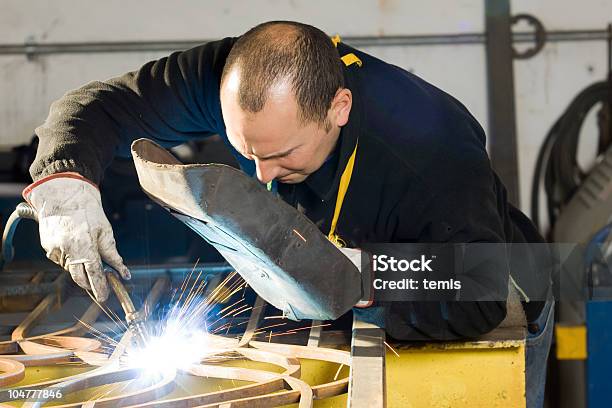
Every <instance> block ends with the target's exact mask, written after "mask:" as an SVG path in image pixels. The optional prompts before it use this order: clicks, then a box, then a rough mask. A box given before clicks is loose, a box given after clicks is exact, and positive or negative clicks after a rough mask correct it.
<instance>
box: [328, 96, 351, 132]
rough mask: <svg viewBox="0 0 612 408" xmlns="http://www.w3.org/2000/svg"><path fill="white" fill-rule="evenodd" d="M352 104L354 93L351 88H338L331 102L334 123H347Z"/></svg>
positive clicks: (341, 124) (339, 124)
mask: <svg viewBox="0 0 612 408" xmlns="http://www.w3.org/2000/svg"><path fill="white" fill-rule="evenodd" d="M352 106H353V94H352V93H351V91H350V89H347V88H340V89H338V91H337V92H336V96H334V99H333V100H332V104H331V113H332V123H333V124H334V125H336V126H344V125H346V123H347V122H348V119H349V114H350V113H351V107H352Z"/></svg>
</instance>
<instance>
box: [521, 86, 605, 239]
mask: <svg viewBox="0 0 612 408" xmlns="http://www.w3.org/2000/svg"><path fill="white" fill-rule="evenodd" d="M609 88H610V84H609V83H608V82H607V81H601V82H596V83H594V84H592V85H589V86H588V87H587V88H585V89H584V90H583V91H581V92H580V93H579V94H578V95H577V96H576V97H575V98H574V99H573V100H572V102H571V103H570V105H569V106H568V107H567V109H566V110H565V112H563V114H562V115H561V117H559V119H557V121H556V122H555V124H554V125H553V127H552V128H551V129H550V131H549V132H548V134H547V135H546V138H545V139H544V143H543V144H542V147H541V148H540V152H539V153H538V158H537V161H536V167H535V171H534V175H533V183H532V188H531V218H532V220H533V222H534V224H535V225H536V227H537V228H538V229H539V230H540V231H542V230H543V226H542V224H541V222H540V216H539V208H540V187H541V185H542V183H543V184H544V190H545V192H546V201H547V202H546V208H547V214H548V219H549V223H550V226H551V229H552V226H553V225H554V223H555V221H556V219H557V217H558V215H559V212H560V211H561V208H562V207H563V206H564V205H565V204H566V203H567V202H568V201H569V200H570V199H571V198H572V196H573V195H574V193H575V192H576V190H577V189H578V187H579V186H580V184H581V183H582V181H583V179H584V178H585V177H586V174H584V172H583V171H582V169H580V166H579V165H578V160H577V157H576V154H577V151H578V139H579V137H580V129H581V128H582V124H583V122H584V119H585V118H586V116H587V114H588V113H589V111H590V110H591V109H592V108H593V106H595V105H596V104H598V103H600V102H602V103H603V102H605V101H606V100H607V97H608V92H609ZM542 178H543V179H544V180H542Z"/></svg>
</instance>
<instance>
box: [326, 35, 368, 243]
mask: <svg viewBox="0 0 612 408" xmlns="http://www.w3.org/2000/svg"><path fill="white" fill-rule="evenodd" d="M331 41H332V43H333V44H334V46H335V47H337V46H338V43H340V36H339V35H336V36H334V37H333V38H332V39H331ZM341 59H342V62H344V65H346V66H347V67H348V66H349V65H351V64H357V66H359V67H361V66H362V62H361V60H360V59H359V58H358V57H357V56H356V55H355V54H353V53H352V52H351V53H349V54H346V55H344V56H342V57H341ZM357 146H359V139H357V142H356V143H355V149H353V153H352V154H351V157H349V159H348V162H347V163H346V167H345V168H344V171H343V172H342V176H341V177H340V185H339V186H338V195H337V196H336V207H335V208H334V217H333V218H332V222H331V226H330V228H329V234H327V238H328V239H329V240H330V241H331V242H333V243H334V244H335V245H336V246H337V247H339V248H343V247H345V246H346V243H345V242H344V240H343V239H342V238H340V236H339V235H338V234H337V233H336V226H337V225H338V219H339V218H340V211H341V210H342V203H343V202H344V196H345V195H346V191H347V190H348V187H349V184H350V182H351V176H352V175H353V167H354V166H355V156H357Z"/></svg>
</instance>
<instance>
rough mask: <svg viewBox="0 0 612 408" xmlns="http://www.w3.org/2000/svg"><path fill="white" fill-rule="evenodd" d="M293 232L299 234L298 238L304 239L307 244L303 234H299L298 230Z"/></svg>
mask: <svg viewBox="0 0 612 408" xmlns="http://www.w3.org/2000/svg"><path fill="white" fill-rule="evenodd" d="M293 232H295V233H296V234H297V236H298V237H300V238H302V241H304V242H306V238H304V237H303V236H302V234H300V233H299V232H297V230H295V229H294V230H293Z"/></svg>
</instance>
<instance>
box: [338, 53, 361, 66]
mask: <svg viewBox="0 0 612 408" xmlns="http://www.w3.org/2000/svg"><path fill="white" fill-rule="evenodd" d="M340 59H341V60H342V62H344V65H346V66H347V67H348V66H349V65H351V64H357V66H359V67H360V66H362V65H363V62H361V60H360V59H359V57H357V56H356V55H355V54H353V53H352V52H351V53H349V54H346V55H343V56H342V57H341V58H340Z"/></svg>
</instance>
